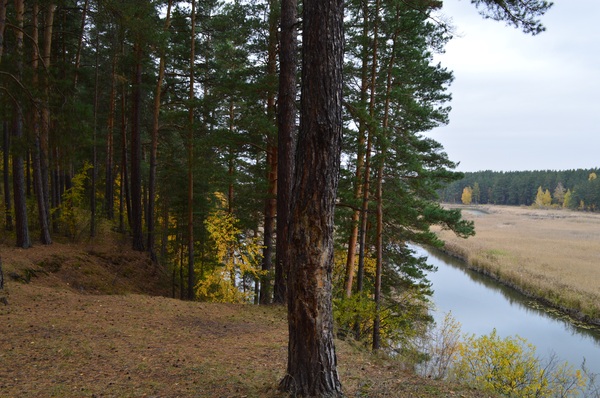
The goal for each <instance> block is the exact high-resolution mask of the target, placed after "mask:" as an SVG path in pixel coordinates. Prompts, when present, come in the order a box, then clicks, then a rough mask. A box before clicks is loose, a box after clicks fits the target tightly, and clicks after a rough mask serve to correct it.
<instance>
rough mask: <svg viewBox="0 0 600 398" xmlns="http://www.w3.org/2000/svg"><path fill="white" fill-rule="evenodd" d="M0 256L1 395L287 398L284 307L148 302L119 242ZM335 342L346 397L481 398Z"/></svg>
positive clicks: (150, 280)
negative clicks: (1, 280)
mask: <svg viewBox="0 0 600 398" xmlns="http://www.w3.org/2000/svg"><path fill="white" fill-rule="evenodd" d="M0 251H1V256H2V260H3V265H4V271H5V275H8V274H11V275H12V277H7V279H8V283H7V290H8V293H9V295H8V301H9V305H8V306H4V305H2V304H0V347H1V349H0V396H1V397H211V398H212V397H283V396H284V395H283V394H281V393H278V392H277V385H278V382H279V380H281V379H282V378H283V375H284V372H285V367H286V358H287V323H286V315H285V310H284V309H283V308H281V307H264V306H261V307H259V306H251V305H227V304H210V303H199V302H185V301H180V300H174V299H170V298H166V297H160V296H156V294H161V293H165V291H166V286H165V284H164V283H163V280H164V279H163V278H161V272H159V270H157V269H156V268H155V267H154V266H153V265H152V264H151V263H149V262H148V261H147V260H146V259H145V256H144V255H143V254H139V253H133V252H131V251H129V250H128V249H127V245H123V244H122V243H120V242H112V243H110V242H107V243H103V244H94V245H93V246H90V245H70V244H58V243H57V244H54V245H52V246H50V247H44V246H41V245H36V247H35V248H33V249H29V250H26V251H23V250H18V249H15V248H12V247H8V246H6V245H0ZM27 278H28V279H29V282H28V283H26V282H25V281H24V280H25V279H27ZM145 290H147V291H149V292H150V293H152V294H154V295H145V294H138V293H141V292H143V291H145ZM132 292H134V293H136V294H133V293H132ZM336 345H337V350H338V361H339V368H338V369H339V372H340V377H341V379H342V382H343V385H344V390H345V392H346V394H347V396H348V397H488V396H489V394H484V393H482V392H479V391H476V390H472V389H469V388H467V387H462V386H458V385H455V384H450V383H445V382H440V381H434V380H429V379H423V378H420V377H418V376H415V375H414V374H413V373H412V372H410V371H407V370H406V369H404V367H403V364H402V363H401V362H399V361H396V360H390V359H386V358H380V357H378V356H375V355H372V354H370V353H369V352H366V351H364V350H360V349H358V348H357V347H354V346H353V345H352V344H350V343H348V342H343V341H337V342H336Z"/></svg>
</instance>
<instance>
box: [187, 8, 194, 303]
mask: <svg viewBox="0 0 600 398" xmlns="http://www.w3.org/2000/svg"><path fill="white" fill-rule="evenodd" d="M191 25H192V37H191V39H192V40H191V42H192V43H191V46H190V96H189V102H190V104H189V109H188V124H189V126H188V129H189V130H188V148H187V149H188V154H187V155H188V220H187V221H188V294H187V296H188V299H189V300H193V299H194V110H195V106H194V63H195V62H194V61H195V58H196V55H195V54H196V51H195V47H196V0H192V13H191Z"/></svg>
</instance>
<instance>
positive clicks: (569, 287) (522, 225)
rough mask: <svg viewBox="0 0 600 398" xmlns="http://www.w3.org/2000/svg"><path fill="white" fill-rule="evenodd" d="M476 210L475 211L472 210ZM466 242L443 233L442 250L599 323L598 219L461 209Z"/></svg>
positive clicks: (520, 210) (524, 210)
mask: <svg viewBox="0 0 600 398" xmlns="http://www.w3.org/2000/svg"><path fill="white" fill-rule="evenodd" d="M473 209H475V210H473ZM463 216H464V217H465V218H467V219H471V220H474V221H475V230H476V236H475V237H472V238H469V239H467V240H464V239H460V238H457V237H455V236H454V235H453V234H452V233H450V232H448V231H441V232H440V235H441V237H442V238H443V239H444V240H445V241H446V242H447V244H446V249H447V250H448V251H449V252H450V253H453V254H455V255H458V256H459V257H462V258H464V259H466V260H467V261H468V263H469V265H470V266H472V267H473V268H477V269H480V270H482V271H484V272H486V273H488V274H491V275H492V276H494V277H496V278H498V279H500V280H502V281H503V282H505V283H507V284H509V285H512V286H514V287H517V288H519V289H520V290H522V291H524V292H525V293H527V294H529V295H532V296H535V297H538V298H541V299H543V300H544V301H547V302H549V303H551V304H552V305H553V306H555V307H558V308H560V309H562V310H564V311H566V312H568V313H570V314H571V315H574V316H575V317H577V318H579V319H584V320H585V321H588V322H593V323H600V243H599V242H600V214H595V213H583V212H573V211H568V210H542V209H531V208H523V207H504V206H484V207H479V208H475V207H464V208H463Z"/></svg>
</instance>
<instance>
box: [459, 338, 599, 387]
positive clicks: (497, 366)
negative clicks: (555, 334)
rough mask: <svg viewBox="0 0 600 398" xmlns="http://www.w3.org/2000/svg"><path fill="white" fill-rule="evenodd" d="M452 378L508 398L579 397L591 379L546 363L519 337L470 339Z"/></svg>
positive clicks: (554, 362)
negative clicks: (588, 379)
mask: <svg viewBox="0 0 600 398" xmlns="http://www.w3.org/2000/svg"><path fill="white" fill-rule="evenodd" d="M451 375H452V376H453V377H454V378H455V379H457V380H460V381H461V382H465V383H467V384H469V385H472V386H476V387H479V388H482V389H484V390H486V391H491V392H495V393H499V394H501V395H504V396H507V397H576V396H579V394H580V391H581V389H582V388H583V387H584V386H585V385H586V383H587V377H586V376H585V375H583V374H582V372H581V371H580V370H575V369H574V368H573V367H572V366H571V365H569V364H568V363H567V362H565V363H558V361H557V360H556V357H551V358H550V359H548V360H547V361H545V362H543V361H541V360H540V359H539V358H538V357H536V355H535V347H534V346H533V345H531V344H529V343H527V341H526V340H525V339H523V338H521V337H519V336H516V337H507V338H504V339H501V338H500V337H498V334H497V333H496V330H495V329H494V330H493V331H492V332H491V333H490V334H489V335H484V336H481V337H475V336H474V335H473V336H470V337H467V338H466V339H465V341H463V342H462V343H460V344H459V346H458V352H457V356H456V360H455V362H454V364H453V366H452V369H451Z"/></svg>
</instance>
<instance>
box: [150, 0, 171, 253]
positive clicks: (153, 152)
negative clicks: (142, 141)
mask: <svg viewBox="0 0 600 398" xmlns="http://www.w3.org/2000/svg"><path fill="white" fill-rule="evenodd" d="M171 3H172V1H171V0H169V2H168V4H167V15H166V17H165V25H164V28H163V30H164V31H168V29H169V26H170V25H171ZM164 77H165V54H164V50H162V52H161V55H160V61H159V65H158V79H157V81H156V90H155V92H154V109H153V115H152V116H153V117H152V142H151V145H150V176H149V178H148V212H147V214H148V216H147V219H148V240H147V242H146V246H147V250H148V253H149V254H150V258H151V259H152V261H154V262H157V261H158V259H157V257H156V253H155V250H154V239H155V238H154V229H155V228H154V224H155V221H154V220H155V216H154V208H155V204H156V160H157V157H158V128H159V115H160V103H161V94H162V86H163V80H164Z"/></svg>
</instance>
